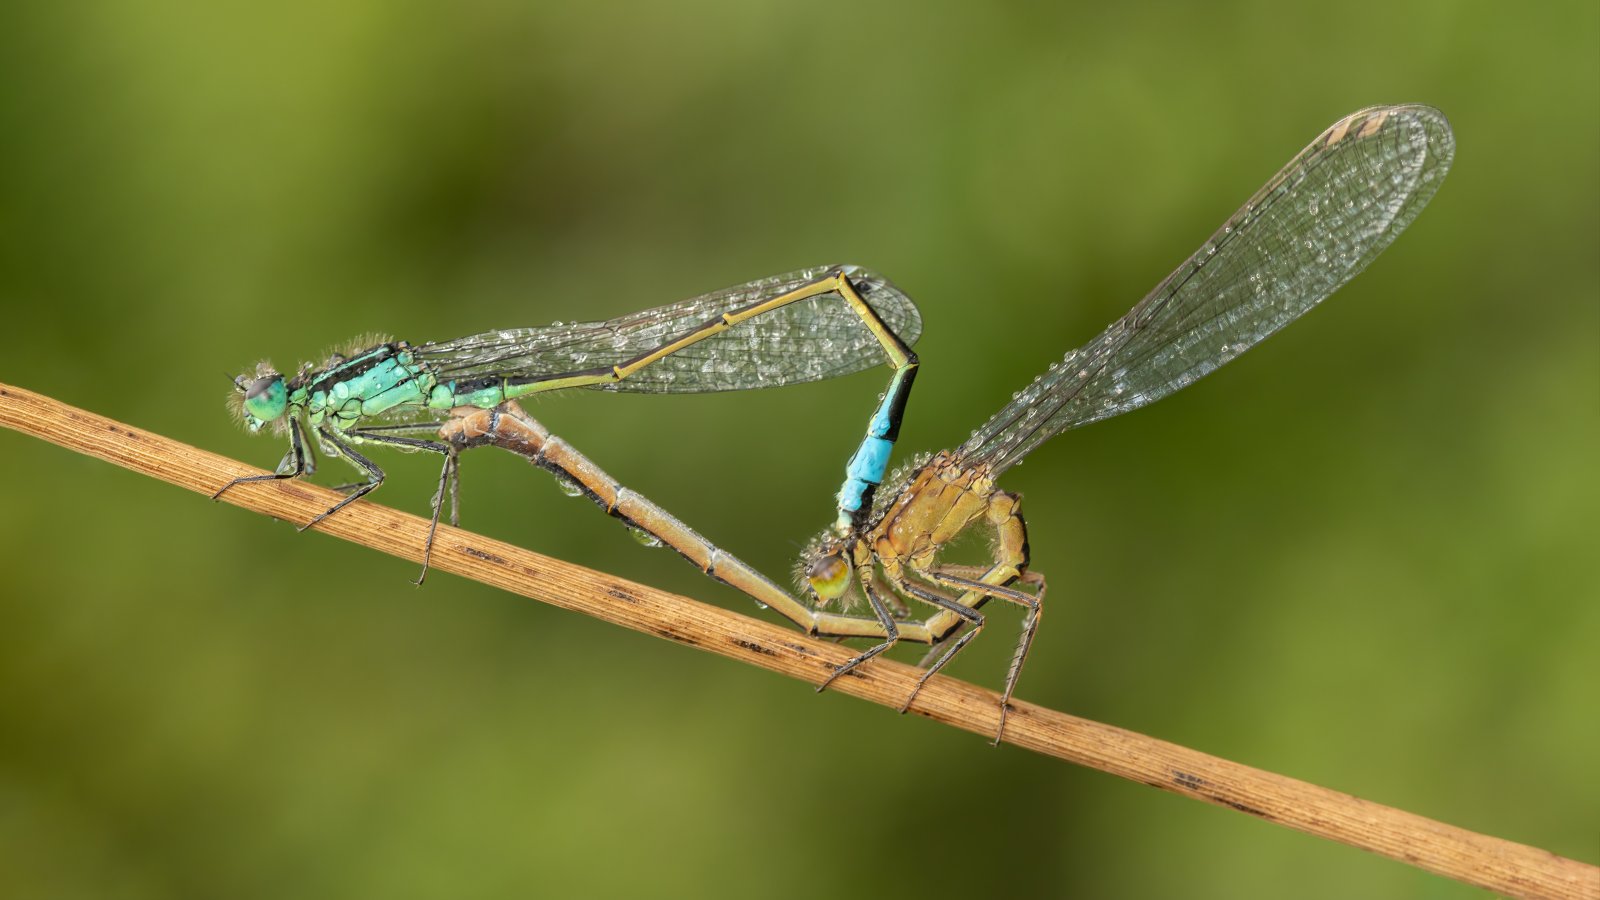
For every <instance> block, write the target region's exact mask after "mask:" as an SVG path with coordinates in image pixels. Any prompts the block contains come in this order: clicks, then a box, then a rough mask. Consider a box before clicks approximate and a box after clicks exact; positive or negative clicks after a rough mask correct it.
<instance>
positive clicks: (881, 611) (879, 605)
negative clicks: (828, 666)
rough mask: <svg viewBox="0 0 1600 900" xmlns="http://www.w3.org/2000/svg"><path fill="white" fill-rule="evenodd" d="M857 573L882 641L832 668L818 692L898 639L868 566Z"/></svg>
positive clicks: (897, 632)
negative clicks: (875, 619) (881, 634)
mask: <svg viewBox="0 0 1600 900" xmlns="http://www.w3.org/2000/svg"><path fill="white" fill-rule="evenodd" d="M858 575H859V576H860V579H861V586H862V588H863V590H865V592H866V595H867V602H868V603H870V604H872V612H873V615H875V616H877V617H878V624H879V625H881V626H882V627H883V636H884V637H883V643H881V644H878V645H877V646H875V647H872V648H870V649H868V650H866V651H864V652H862V653H859V654H857V655H856V656H855V658H853V659H851V660H849V661H848V662H846V663H844V664H843V665H841V666H839V667H838V668H836V669H834V670H833V674H831V675H829V676H828V677H827V678H826V679H825V680H823V682H822V683H821V684H819V685H817V692H818V693H821V692H822V691H823V690H825V689H826V688H827V687H828V685H830V684H833V680H834V679H835V678H838V677H839V676H840V675H843V674H845V673H846V672H850V671H853V670H854V669H855V668H856V667H857V666H859V665H861V664H862V663H864V662H866V661H867V660H869V659H872V658H873V657H874V656H877V655H879V654H880V653H882V652H883V651H885V650H887V649H889V648H890V647H893V646H894V645H895V644H896V643H897V642H898V641H899V640H900V629H899V627H898V626H896V625H895V623H894V617H893V616H890V615H889V610H888V608H887V607H885V606H884V603H883V598H882V597H880V596H878V588H877V585H875V584H874V583H873V578H872V573H871V571H870V566H863V567H861V569H858Z"/></svg>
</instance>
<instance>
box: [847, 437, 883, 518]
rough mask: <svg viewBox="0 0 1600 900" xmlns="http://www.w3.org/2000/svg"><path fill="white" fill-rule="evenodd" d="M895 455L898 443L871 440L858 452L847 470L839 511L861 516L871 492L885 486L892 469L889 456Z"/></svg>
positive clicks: (876, 439)
mask: <svg viewBox="0 0 1600 900" xmlns="http://www.w3.org/2000/svg"><path fill="white" fill-rule="evenodd" d="M892 452H894V441H891V440H889V439H887V438H881V437H871V436H868V437H867V439H866V440H864V441H862V442H861V446H860V447H857V448H856V452H855V455H854V456H852V457H850V464H849V465H847V466H845V470H844V487H841V488H840V489H839V511H840V512H847V513H855V512H859V511H860V509H861V507H862V506H863V505H864V504H865V503H866V499H867V492H868V491H870V490H872V489H873V488H875V487H877V486H878V485H880V484H882V483H883V475H884V473H885V472H886V471H888V469H889V454H890V453H892Z"/></svg>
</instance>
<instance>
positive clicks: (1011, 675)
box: [908, 567, 1045, 744]
mask: <svg viewBox="0 0 1600 900" xmlns="http://www.w3.org/2000/svg"><path fill="white" fill-rule="evenodd" d="M997 568H998V567H997ZM991 571H992V570H991ZM922 574H924V575H926V576H927V577H928V578H929V579H930V580H932V581H933V582H934V583H936V584H939V585H942V586H944V587H949V588H955V589H958V590H964V591H966V592H967V595H973V594H976V595H980V596H984V597H993V598H996V599H1000V600H1009V601H1011V602H1012V603H1016V604H1018V605H1020V606H1022V607H1024V608H1025V609H1026V610H1027V613H1026V614H1025V615H1024V616H1023V618H1022V635H1021V637H1020V638H1018V640H1017V649H1016V653H1015V654H1013V655H1012V657H1011V667H1010V669H1009V670H1008V671H1007V672H1006V683H1005V689H1004V690H1003V691H1002V692H1001V694H1000V726H999V728H998V729H997V730H996V731H995V735H994V740H993V741H992V743H995V744H998V743H1000V739H1001V738H1002V737H1004V736H1005V733H1006V715H1007V713H1009V712H1010V710H1011V694H1012V692H1013V691H1014V690H1015V689H1016V687H1017V678H1018V677H1019V676H1021V674H1022V664H1023V662H1024V661H1025V660H1026V659H1027V658H1028V649H1029V648H1030V647H1032V646H1033V637H1034V635H1035V634H1036V633H1037V632H1038V630H1039V616H1040V614H1041V613H1042V612H1043V611H1044V591H1045V581H1044V576H1043V575H1040V574H1038V573H1037V572H1024V573H1023V574H1021V575H1019V576H1017V580H1018V581H1021V582H1023V583H1025V584H1031V585H1034V587H1035V593H1033V594H1027V593H1024V592H1023V591H1019V590H1015V589H1013V588H1009V587H1003V586H1000V585H993V584H986V583H984V582H983V581H979V580H974V579H971V578H961V577H959V576H956V575H951V574H948V573H947V572H946V571H941V570H940V569H934V570H930V571H927V572H924V573H922ZM963 599H965V596H964V597H963ZM957 605H958V606H959V605H962V604H957ZM969 634H970V633H969ZM963 637H966V635H963ZM957 649H959V647H953V648H951V652H950V653H947V654H946V655H945V656H944V657H943V658H941V659H940V660H939V661H938V662H937V663H935V664H934V666H933V667H932V668H931V669H929V670H928V672H927V673H926V674H925V675H923V680H926V679H927V677H928V676H929V675H932V674H933V673H934V672H937V671H938V670H939V669H940V668H941V667H942V666H943V665H944V664H945V663H947V662H949V661H950V657H951V656H954V655H955V650H957ZM917 686H918V687H919V688H920V687H921V682H918V685H917ZM908 703H909V701H908Z"/></svg>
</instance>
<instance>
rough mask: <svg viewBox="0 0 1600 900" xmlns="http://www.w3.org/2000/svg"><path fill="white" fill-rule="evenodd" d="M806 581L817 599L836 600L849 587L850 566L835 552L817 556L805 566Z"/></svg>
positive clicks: (824, 600) (825, 601)
mask: <svg viewBox="0 0 1600 900" xmlns="http://www.w3.org/2000/svg"><path fill="white" fill-rule="evenodd" d="M806 581H807V582H808V583H810V585H811V591H812V592H813V593H815V594H816V595H817V600H818V601H820V602H822V603H827V602H828V601H830V600H837V599H839V598H840V597H841V596H843V595H844V592H845V589H846V588H848V587H850V566H849V564H848V563H846V562H845V561H844V557H843V556H840V555H839V554H837V553H828V554H825V555H823V556H819V557H817V558H816V559H814V560H812V561H811V563H810V564H809V565H807V566H806Z"/></svg>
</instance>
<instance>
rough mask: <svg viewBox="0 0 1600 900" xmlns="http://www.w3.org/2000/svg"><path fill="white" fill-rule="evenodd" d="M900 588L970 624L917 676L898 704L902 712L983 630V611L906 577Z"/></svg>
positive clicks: (930, 652)
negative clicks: (907, 692)
mask: <svg viewBox="0 0 1600 900" xmlns="http://www.w3.org/2000/svg"><path fill="white" fill-rule="evenodd" d="M900 588H901V590H903V591H905V592H906V593H908V594H910V595H911V596H913V597H916V598H917V599H918V600H921V601H923V602H925V603H931V604H933V605H934V606H937V607H939V608H940V609H943V610H947V611H949V612H951V613H954V614H955V615H958V616H960V617H961V619H962V621H963V624H964V625H968V626H971V627H969V628H966V630H965V631H963V632H962V634H961V636H960V637H958V638H956V640H955V643H953V644H951V645H950V647H949V649H947V650H945V651H944V654H943V655H942V656H940V657H939V659H938V661H936V662H935V663H934V664H933V665H931V666H929V667H928V668H927V670H926V671H925V672H923V673H922V675H921V676H920V677H919V678H917V683H916V684H915V685H914V686H912V688H911V693H910V694H908V695H906V700H905V702H904V703H902V704H900V712H902V713H904V712H905V711H906V710H909V709H910V708H911V702H912V701H913V700H916V699H917V695H918V694H920V693H922V686H923V685H925V684H927V683H928V679H929V678H932V677H933V676H934V674H935V673H936V672H938V671H939V670H940V669H942V668H944V666H945V663H948V662H949V661H950V660H951V659H953V658H954V657H955V655H956V654H957V653H960V652H961V650H962V648H963V647H965V646H967V644H969V643H971V641H972V639H973V638H975V637H977V636H978V632H980V631H982V630H983V613H980V612H978V611H977V610H976V609H974V608H973V607H971V606H964V605H962V604H960V603H957V602H956V601H955V600H952V599H950V598H949V597H945V596H943V595H941V594H939V593H937V592H934V591H930V590H928V589H927V588H925V587H923V586H922V585H919V584H917V583H915V582H913V581H911V580H910V579H908V578H902V579H901V580H900ZM928 652H929V655H930V656H931V655H932V654H933V651H932V650H929V651H928ZM923 662H927V659H926V658H924V659H923Z"/></svg>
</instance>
